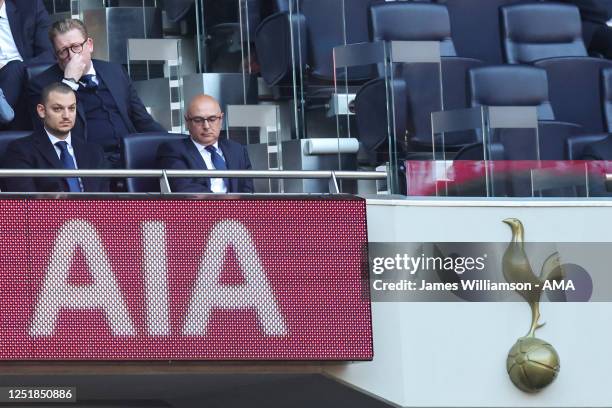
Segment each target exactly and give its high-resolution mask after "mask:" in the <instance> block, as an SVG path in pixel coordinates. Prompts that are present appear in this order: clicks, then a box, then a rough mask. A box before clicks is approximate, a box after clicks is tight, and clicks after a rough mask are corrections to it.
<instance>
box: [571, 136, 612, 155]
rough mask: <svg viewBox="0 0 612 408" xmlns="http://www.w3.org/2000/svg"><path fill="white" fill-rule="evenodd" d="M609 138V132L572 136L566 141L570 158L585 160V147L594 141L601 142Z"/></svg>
mask: <svg viewBox="0 0 612 408" xmlns="http://www.w3.org/2000/svg"><path fill="white" fill-rule="evenodd" d="M606 138H608V135H607V134H599V135H582V136H579V137H570V138H568V139H567V141H566V148H567V155H568V160H583V158H584V149H585V148H586V147H587V146H588V145H591V144H593V143H597V142H601V141H604V140H606Z"/></svg>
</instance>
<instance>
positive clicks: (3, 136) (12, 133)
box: [0, 130, 32, 191]
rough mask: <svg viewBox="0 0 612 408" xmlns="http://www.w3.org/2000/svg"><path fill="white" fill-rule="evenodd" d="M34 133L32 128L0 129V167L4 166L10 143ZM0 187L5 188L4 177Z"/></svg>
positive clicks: (0, 180) (0, 181)
mask: <svg viewBox="0 0 612 408" xmlns="http://www.w3.org/2000/svg"><path fill="white" fill-rule="evenodd" d="M31 134H32V131H31V130H28V131H21V130H5V131H0V167H2V168H4V162H5V155H6V149H7V147H8V145H9V144H10V143H11V142H12V141H13V140H17V139H21V138H22V137H26V136H30V135H31ZM0 189H2V191H4V190H5V186H4V179H0Z"/></svg>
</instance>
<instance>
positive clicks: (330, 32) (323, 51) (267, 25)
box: [255, 0, 373, 85]
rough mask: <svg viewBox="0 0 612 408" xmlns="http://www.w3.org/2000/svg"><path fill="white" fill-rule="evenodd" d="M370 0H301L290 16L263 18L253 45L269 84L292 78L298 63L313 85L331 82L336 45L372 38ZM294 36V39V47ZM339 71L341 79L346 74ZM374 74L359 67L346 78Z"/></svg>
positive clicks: (350, 70)
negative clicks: (319, 82)
mask: <svg viewBox="0 0 612 408" xmlns="http://www.w3.org/2000/svg"><path fill="white" fill-rule="evenodd" d="M372 1H373V0H351V1H343V0H301V1H300V2H299V7H300V9H299V10H298V12H295V13H291V18H290V14H289V12H288V11H283V12H279V13H276V14H273V15H271V16H269V17H268V18H266V19H265V20H264V21H262V23H261V24H260V25H259V27H258V28H257V31H256V39H255V44H256V47H257V56H258V59H259V63H260V66H261V74H262V77H263V78H264V80H265V81H266V83H267V84H268V85H277V84H282V83H285V84H287V83H290V82H291V79H292V73H293V71H292V64H293V63H295V65H296V67H297V69H298V70H299V71H301V72H302V73H304V74H305V75H306V76H307V78H308V81H307V83H308V84H309V85H312V84H317V81H321V84H322V85H330V84H331V83H332V82H333V80H334V74H335V72H334V63H333V57H332V55H333V54H332V50H333V48H334V47H336V46H338V45H343V44H353V43H360V42H367V41H368V19H367V13H368V8H369V6H370V4H371V2H372ZM343 16H344V17H343ZM292 30H293V34H292ZM292 38H293V39H294V40H295V41H294V44H293V46H294V47H295V48H294V49H293V52H292V48H291V47H292V44H291V39H292ZM298 38H299V39H300V40H301V41H300V43H299V44H298V41H297V40H298ZM338 74H339V79H344V78H343V75H341V73H340V72H339V73H338ZM372 75H373V72H372V70H371V68H370V67H363V68H361V67H357V68H354V69H349V72H348V78H346V79H347V80H349V81H364V80H366V79H368V78H371V77H372Z"/></svg>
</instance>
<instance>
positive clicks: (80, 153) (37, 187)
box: [2, 131, 109, 193]
mask: <svg viewBox="0 0 612 408" xmlns="http://www.w3.org/2000/svg"><path fill="white" fill-rule="evenodd" d="M72 147H73V149H74V155H75V156H76V162H77V167H78V168H79V169H104V168H107V165H106V162H105V160H104V154H103V152H102V148H101V147H100V146H97V145H92V144H88V143H83V142H82V141H80V140H79V139H76V138H74V137H72ZM2 167H4V168H6V169H63V168H64V167H63V166H62V163H61V162H60V160H59V158H58V157H57V153H56V151H55V148H54V147H53V145H52V144H51V141H50V140H49V137H48V136H47V134H46V133H45V132H44V131H43V132H35V133H34V134H33V135H31V136H28V137H24V138H22V139H17V140H15V141H13V142H11V143H10V144H9V145H8V147H7V150H6V153H5V156H4V159H3V161H2ZM82 181H83V189H84V190H85V192H89V193H93V192H105V191H109V184H108V180H107V179H103V178H91V177H84V178H82ZM4 184H5V188H6V191H14V192H62V191H69V190H68V184H67V183H66V181H65V180H64V179H63V178H58V177H32V178H28V177H15V178H7V179H6V180H4Z"/></svg>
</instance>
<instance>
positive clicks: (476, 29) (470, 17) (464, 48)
mask: <svg viewBox="0 0 612 408" xmlns="http://www.w3.org/2000/svg"><path fill="white" fill-rule="evenodd" d="M525 1H527V0H484V1H483V0H435V2H436V3H440V4H444V5H446V7H448V12H449V14H450V19H451V27H452V30H453V41H454V42H455V47H456V48H457V55H459V56H462V57H469V58H475V59H478V60H481V61H484V62H485V63H487V64H501V63H502V62H503V53H502V46H501V38H500V29H499V8H500V7H501V6H505V5H509V4H515V3H521V2H525ZM533 1H537V0H533Z"/></svg>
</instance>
